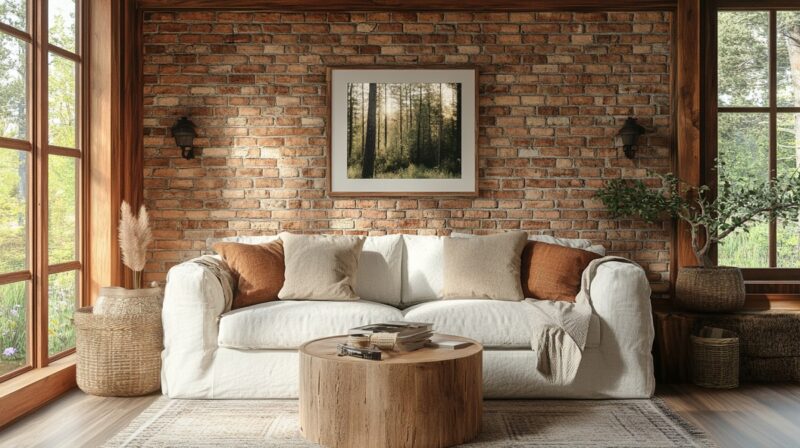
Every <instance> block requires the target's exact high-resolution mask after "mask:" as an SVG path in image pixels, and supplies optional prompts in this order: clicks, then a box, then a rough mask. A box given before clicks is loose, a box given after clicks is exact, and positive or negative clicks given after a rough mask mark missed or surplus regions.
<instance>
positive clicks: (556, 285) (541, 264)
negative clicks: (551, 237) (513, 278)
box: [522, 241, 600, 302]
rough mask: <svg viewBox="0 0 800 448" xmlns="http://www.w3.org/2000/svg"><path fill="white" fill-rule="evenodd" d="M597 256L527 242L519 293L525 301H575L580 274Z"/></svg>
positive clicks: (586, 252)
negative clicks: (521, 293)
mask: <svg viewBox="0 0 800 448" xmlns="http://www.w3.org/2000/svg"><path fill="white" fill-rule="evenodd" d="M598 258H600V255H598V254H596V253H594V252H589V251H587V250H583V249H575V248H571V247H564V246H559V245H557V244H549V243H542V242H537V241H529V242H528V244H527V245H526V246H525V250H524V251H523V253H522V290H523V292H524V294H525V297H527V298H534V299H540V300H563V301H566V302H574V301H575V296H576V295H577V294H578V291H579V290H580V286H581V275H582V274H583V271H584V270H585V269H586V267H587V266H589V263H590V262H591V261H592V260H596V259H598Z"/></svg>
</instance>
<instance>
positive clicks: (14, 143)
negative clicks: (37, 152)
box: [0, 137, 33, 152]
mask: <svg viewBox="0 0 800 448" xmlns="http://www.w3.org/2000/svg"><path fill="white" fill-rule="evenodd" d="M0 148H7V149H16V150H19V151H27V152H31V151H32V150H33V149H32V147H31V142H27V141H25V140H17V139H15V138H6V137H0Z"/></svg>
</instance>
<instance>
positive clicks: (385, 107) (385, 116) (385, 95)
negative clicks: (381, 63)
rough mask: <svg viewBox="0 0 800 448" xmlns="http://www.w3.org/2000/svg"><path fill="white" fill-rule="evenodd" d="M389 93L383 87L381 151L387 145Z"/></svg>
mask: <svg viewBox="0 0 800 448" xmlns="http://www.w3.org/2000/svg"><path fill="white" fill-rule="evenodd" d="M388 98H389V91H388V90H387V85H386V84H384V85H383V149H386V145H387V144H388V143H389V108H388V105H389V103H388Z"/></svg>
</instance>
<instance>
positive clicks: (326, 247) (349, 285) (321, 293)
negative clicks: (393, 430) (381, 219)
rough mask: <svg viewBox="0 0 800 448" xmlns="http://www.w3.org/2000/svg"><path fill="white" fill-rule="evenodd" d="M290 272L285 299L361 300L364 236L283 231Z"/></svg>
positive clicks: (280, 294) (285, 256) (287, 271)
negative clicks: (357, 290)
mask: <svg viewBox="0 0 800 448" xmlns="http://www.w3.org/2000/svg"><path fill="white" fill-rule="evenodd" d="M279 236H280V238H281V240H283V253H284V263H285V265H286V273H285V274H284V277H285V280H284V282H283V288H281V291H280V292H279V293H278V298H279V299H281V300H309V299H310V300H358V295H356V293H355V285H356V283H357V282H358V279H357V273H358V258H359V257H360V256H361V249H362V248H363V247H364V238H363V237H358V236H339V235H294V234H291V233H287V232H283V233H281V234H280V235H279Z"/></svg>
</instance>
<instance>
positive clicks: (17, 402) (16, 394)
mask: <svg viewBox="0 0 800 448" xmlns="http://www.w3.org/2000/svg"><path fill="white" fill-rule="evenodd" d="M74 358H75V357H74V356H68V357H65V358H64V359H60V360H58V361H55V362H52V363H50V365H48V366H47V367H43V368H40V369H35V370H31V371H28V372H26V373H25V374H23V375H20V376H17V377H16V378H12V379H11V380H8V381H5V382H3V383H2V384H0V428H2V427H3V426H5V425H8V424H9V423H11V422H13V421H14V420H16V419H18V418H20V417H22V416H23V415H26V414H28V413H30V412H33V411H35V410H36V409H38V408H40V407H42V406H43V405H45V404H46V403H47V402H49V401H51V400H54V399H56V398H58V397H59V396H61V395H62V394H64V393H65V392H67V391H68V390H70V389H73V388H75V387H76V383H75V359H74ZM0 439H2V437H0Z"/></svg>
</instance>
